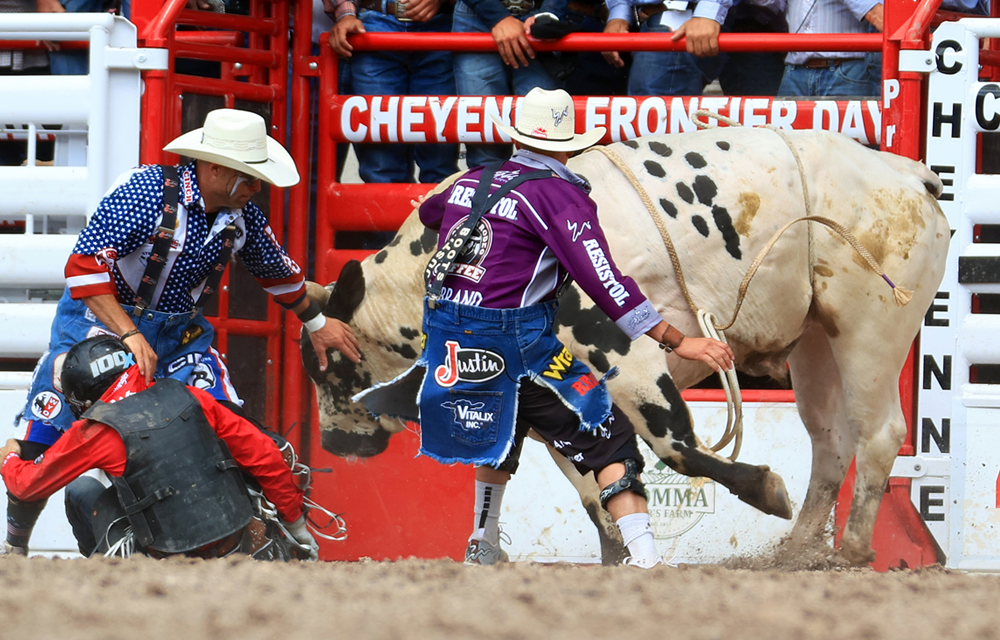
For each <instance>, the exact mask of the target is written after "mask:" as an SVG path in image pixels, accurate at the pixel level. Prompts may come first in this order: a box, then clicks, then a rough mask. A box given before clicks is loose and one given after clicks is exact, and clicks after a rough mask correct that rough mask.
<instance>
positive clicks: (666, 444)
mask: <svg viewBox="0 0 1000 640" xmlns="http://www.w3.org/2000/svg"><path fill="white" fill-rule="evenodd" d="M656 384H657V387H659V389H660V392H661V393H662V394H663V398H664V400H665V402H664V403H662V404H660V403H653V402H644V403H642V404H640V405H639V406H638V407H637V410H638V412H639V414H640V415H641V416H642V420H639V421H637V424H636V432H637V433H638V434H639V435H641V436H642V438H643V439H644V440H645V441H646V443H647V444H649V446H650V448H651V449H652V450H653V452H654V453H655V454H656V455H657V456H658V457H659V458H660V459H661V460H663V462H664V463H665V464H666V465H667V466H669V467H670V468H671V469H673V470H674V471H677V472H678V473H683V474H684V475H686V476H695V477H706V478H711V479H712V480H715V481H716V482H718V483H719V484H721V485H722V486H724V487H726V488H727V489H729V491H730V492H731V493H733V494H734V495H735V496H736V497H738V498H739V499H740V500H742V501H743V502H745V503H747V504H749V505H750V506H752V507H754V508H755V509H759V510H760V511H763V512H764V513H766V514H768V515H773V516H778V517H779V518H784V519H786V520H791V518H792V504H791V502H790V501H789V499H788V491H787V490H786V489H785V482H784V480H782V479H781V476H779V475H778V474H776V473H775V472H773V471H771V469H770V467H768V466H767V465H749V464H745V463H742V462H733V461H731V460H729V459H727V458H723V457H722V456H719V455H717V454H715V453H714V452H713V451H711V450H710V449H708V448H706V447H705V446H703V445H702V444H701V443H700V442H699V441H698V439H697V438H696V437H695V434H694V428H693V424H692V420H691V412H690V411H689V410H688V407H687V404H686V403H685V402H684V400H683V399H682V398H681V394H680V392H679V391H677V387H675V386H674V383H673V380H672V379H671V378H670V376H669V375H667V374H663V375H661V376H660V377H659V378H658V379H657V381H656Z"/></svg>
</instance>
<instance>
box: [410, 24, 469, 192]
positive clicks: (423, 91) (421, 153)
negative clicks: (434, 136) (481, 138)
mask: <svg viewBox="0 0 1000 640" xmlns="http://www.w3.org/2000/svg"><path fill="white" fill-rule="evenodd" d="M413 25H414V27H413V29H412V30H414V31H419V32H422V33H424V32H435V33H436V32H448V31H451V15H449V14H442V15H438V16H435V17H434V18H432V19H431V20H430V21H428V22H426V23H423V24H421V23H413ZM408 93H410V94H411V95H417V96H424V95H426V96H450V95H454V94H455V70H454V61H453V59H452V54H451V52H450V51H428V52H427V53H423V54H414V56H413V63H412V64H411V67H410V90H409V91H408ZM412 147H413V157H414V159H415V160H416V163H417V166H419V167H420V182H426V183H435V182H441V181H442V180H444V179H445V178H447V177H448V176H450V175H451V174H453V173H455V172H456V171H458V145H457V144H441V143H436V144H416V145H412Z"/></svg>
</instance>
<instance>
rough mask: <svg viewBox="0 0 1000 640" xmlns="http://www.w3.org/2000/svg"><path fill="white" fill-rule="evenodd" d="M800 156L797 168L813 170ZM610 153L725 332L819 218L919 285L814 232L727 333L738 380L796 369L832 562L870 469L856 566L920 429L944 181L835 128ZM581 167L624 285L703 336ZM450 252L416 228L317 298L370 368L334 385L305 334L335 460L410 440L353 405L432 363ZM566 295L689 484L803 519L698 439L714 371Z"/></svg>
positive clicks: (942, 244)
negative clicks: (915, 388)
mask: <svg viewBox="0 0 1000 640" xmlns="http://www.w3.org/2000/svg"><path fill="white" fill-rule="evenodd" d="M786 140H787V144H786ZM789 145H792V146H794V148H795V150H796V151H797V153H798V155H799V157H800V158H801V166H802V170H801V171H800V169H799V166H798V165H797V164H796V160H795V156H794V155H793V153H792V152H791V151H790V148H789ZM610 148H611V149H612V150H613V151H614V152H615V153H616V154H617V155H618V156H620V157H621V158H622V159H623V160H624V161H625V163H626V164H627V165H628V166H629V167H630V168H631V169H632V171H633V172H634V173H635V175H636V176H637V177H638V179H639V181H640V182H641V185H642V188H643V189H644V190H645V191H646V192H647V193H648V194H649V196H650V197H651V199H652V202H653V203H654V205H655V206H656V207H658V210H659V214H660V216H661V217H662V219H663V221H664V224H665V226H666V228H667V230H668V232H669V235H670V236H671V238H672V240H673V243H674V245H675V246H676V248H677V252H678V254H679V256H680V261H681V265H682V267H683V272H684V277H685V279H686V281H687V285H688V287H689V289H690V293H691V297H692V299H693V300H694V302H695V303H696V304H697V305H698V306H699V307H701V308H703V309H707V310H709V311H711V312H713V313H714V314H715V315H716V317H718V318H726V319H727V318H729V317H730V315H731V314H732V311H733V307H734V304H735V301H736V298H737V288H738V286H739V284H740V282H741V280H742V278H743V276H744V274H745V273H746V272H747V269H748V266H749V264H750V262H751V261H752V259H753V258H754V257H755V256H756V255H757V253H758V251H759V250H760V249H761V247H762V246H763V245H764V244H765V243H766V242H767V241H768V239H769V238H770V237H771V236H772V234H773V233H774V232H775V231H776V230H777V229H779V228H780V227H781V226H782V225H784V224H785V223H786V222H788V221H790V220H793V219H795V218H797V217H800V216H803V215H805V214H806V213H807V212H808V213H811V214H812V215H818V216H825V217H827V218H831V219H833V220H835V221H837V222H839V223H840V224H841V225H843V226H844V227H845V228H847V229H848V230H850V231H851V232H852V233H853V234H854V236H856V237H857V238H858V239H859V240H860V241H861V243H862V244H863V245H864V246H865V247H866V248H867V249H868V250H869V251H870V252H871V254H872V255H873V256H874V257H875V259H876V260H877V261H878V262H879V263H880V264H881V265H882V266H883V267H884V269H885V272H886V273H887V274H888V275H889V277H891V278H893V279H894V280H895V282H897V283H899V284H900V285H902V286H905V287H907V288H909V289H911V290H912V291H913V300H912V301H911V302H910V304H909V305H907V306H903V307H898V306H896V305H894V304H893V301H892V291H891V289H890V288H889V287H888V286H886V284H885V282H883V280H882V279H881V278H879V277H878V276H877V275H876V274H875V273H874V272H873V271H872V270H871V269H870V268H869V267H867V266H866V264H865V263H864V261H863V260H862V259H861V258H860V256H859V255H858V254H857V253H856V252H855V251H854V250H853V249H852V248H851V247H850V246H849V245H848V243H847V242H845V241H844V240H843V239H842V238H841V237H840V236H838V235H835V234H834V233H832V232H830V231H829V230H828V229H827V228H825V227H823V226H821V225H819V224H817V223H815V222H800V223H798V224H796V225H794V226H793V227H792V228H791V229H790V230H788V231H787V232H786V233H785V234H784V235H783V236H782V237H781V239H780V240H779V241H778V242H777V243H776V244H775V245H774V247H773V249H772V251H771V252H770V253H769V255H768V257H767V259H766V260H764V262H763V264H762V265H761V267H760V270H759V271H758V272H757V274H756V276H755V277H754V279H753V282H752V284H751V286H750V289H749V292H748V294H747V297H746V300H745V302H744V304H743V308H742V310H741V312H740V314H739V316H738V319H737V321H736V323H735V325H733V327H732V328H731V329H729V330H727V331H726V336H727V337H728V340H729V342H730V344H731V345H732V347H733V350H734V351H735V353H736V363H737V368H738V369H739V370H741V371H743V372H746V373H749V374H752V375H758V376H759V375H764V374H769V375H771V376H773V377H776V378H778V379H786V378H787V376H788V373H789V371H790V377H791V382H792V384H793V387H794V389H795V397H796V403H797V407H798V410H799V414H800V416H801V418H802V421H803V423H804V424H805V426H806V428H807V430H808V432H809V435H810V438H811V440H812V450H813V459H812V476H811V478H810V482H809V489H808V492H807V494H806V498H805V501H804V503H803V504H802V507H801V510H800V513H799V516H798V519H797V521H796V523H795V526H794V528H793V531H792V534H791V537H790V544H791V546H792V547H793V548H795V549H799V548H810V549H819V550H822V549H824V545H825V544H826V526H827V524H828V521H829V517H830V513H831V509H832V507H833V505H834V502H835V500H836V496H837V492H838V490H839V488H840V486H841V484H842V482H843V480H844V477H845V475H846V472H847V469H848V466H849V465H850V463H851V461H852V460H853V459H855V457H856V458H857V482H856V484H855V490H854V501H853V505H852V508H851V512H850V516H849V518H848V521H847V525H846V528H845V530H844V535H843V539H842V543H841V549H840V553H841V554H842V557H843V559H844V560H846V561H847V562H849V563H851V564H856V565H861V564H865V563H868V562H870V561H872V560H873V559H874V555H875V554H874V551H873V550H872V547H871V539H872V532H873V528H874V523H875V516H876V514H877V512H878V507H879V504H880V501H881V498H882V494H883V491H884V488H885V486H886V482H887V479H888V475H889V471H890V470H891V468H892V465H893V461H894V459H895V457H896V454H897V452H898V450H899V448H900V446H901V444H902V442H903V438H904V436H905V433H906V425H905V423H904V419H903V414H902V411H901V408H900V399H899V390H898V379H899V375H900V371H901V369H902V366H903V363H904V360H905V359H906V356H907V352H908V350H909V348H910V344H911V343H912V341H913V339H914V337H915V336H916V334H917V331H918V329H919V327H920V323H921V319H922V318H923V316H924V312H925V311H926V310H927V308H928V305H929V304H930V302H931V300H932V298H933V297H934V294H935V292H936V290H937V287H938V285H939V283H940V281H941V277H942V274H943V271H944V265H945V260H946V255H947V251H948V241H949V228H948V223H947V221H946V220H945V218H944V216H943V215H942V213H941V210H940V209H939V208H938V206H937V203H936V196H937V195H939V194H940V191H941V182H940V180H939V179H938V178H937V176H936V175H935V174H933V173H932V172H931V171H929V170H928V169H927V168H926V167H925V166H923V165H921V164H919V163H916V162H912V161H910V160H907V159H904V158H900V157H898V156H894V155H891V154H885V153H879V152H875V151H871V150H869V149H866V148H864V147H862V146H861V145H859V144H857V143H855V142H853V141H851V140H849V139H847V138H845V137H842V136H839V135H836V134H830V133H826V132H822V131H802V132H788V133H787V138H782V136H780V135H778V134H777V133H775V132H773V131H768V130H763V129H747V128H721V129H715V130H711V131H705V132H698V133H692V134H680V135H668V136H652V137H647V138H640V139H637V140H633V141H628V142H625V143H619V144H613V145H611V146H610ZM569 166H570V168H571V169H572V170H573V171H576V172H577V173H579V174H581V175H583V176H584V177H586V178H587V179H588V180H589V181H590V183H591V184H592V185H593V192H592V193H591V197H592V198H593V199H594V200H595V201H596V202H597V203H598V205H599V207H600V208H599V215H600V218H601V224H602V226H603V227H604V229H605V231H606V234H607V237H608V241H609V243H610V246H611V250H612V253H613V255H614V258H615V260H616V262H617V263H618V266H619V267H620V268H621V270H622V272H623V273H626V274H628V275H630V276H632V277H633V278H634V279H635V280H636V281H637V282H638V283H639V286H640V287H641V288H642V290H643V292H644V293H645V294H646V295H647V296H648V297H649V298H650V299H651V300H652V301H653V303H654V304H655V305H656V306H657V308H658V309H659V310H660V311H661V313H662V315H663V317H664V318H667V319H668V320H669V321H670V322H671V323H672V324H674V325H675V326H677V327H678V328H680V329H681V331H683V332H684V333H686V334H695V335H697V334H698V333H699V330H698V328H697V323H696V318H695V316H694V314H693V313H692V312H691V310H690V308H689V306H688V304H687V303H686V302H685V299H684V297H683V296H682V294H681V291H680V288H679V286H678V281H677V277H676V275H675V273H674V270H673V268H672V266H671V263H670V261H669V259H668V255H667V252H666V249H665V248H664V242H663V241H662V239H661V236H660V233H659V232H658V230H657V228H656V226H655V225H654V223H653V221H652V219H651V216H650V214H649V213H648V212H647V211H646V208H645V207H644V206H643V203H642V201H641V200H640V197H639V195H638V193H637V191H636V190H635V189H634V188H633V187H632V186H631V185H630V184H629V182H628V181H627V180H626V179H625V178H624V177H623V174H622V173H621V171H620V170H619V169H618V168H616V167H615V166H614V165H613V164H612V163H611V162H610V161H609V160H608V159H607V158H606V157H605V156H604V155H602V154H600V153H597V152H588V153H584V154H582V155H580V156H578V157H576V158H574V159H572V160H570V163H569ZM803 178H804V180H805V185H804V184H803ZM445 186H446V185H442V186H441V187H439V188H444V187H445ZM804 187H807V189H804ZM806 192H808V198H809V207H808V208H807V207H806V204H805V198H804V194H805V193H806ZM436 240H437V237H436V234H434V233H432V232H429V231H427V230H425V229H424V228H423V227H422V226H421V225H420V222H419V220H418V219H417V217H416V215H411V216H410V218H409V219H408V220H407V221H406V223H405V224H404V225H403V227H402V228H401V229H400V231H399V234H398V235H397V236H396V238H395V239H394V240H393V242H392V243H391V244H390V245H389V247H387V248H386V249H385V250H383V251H381V252H379V253H378V254H376V255H375V256H372V257H369V258H367V259H366V260H365V261H364V262H363V263H361V264H360V265H359V264H358V263H351V264H349V265H347V266H346V267H345V268H344V271H343V272H342V273H341V276H340V278H339V279H338V281H337V282H336V283H335V285H336V286H333V285H330V286H329V287H328V288H327V289H326V290H324V289H322V288H319V287H316V288H314V289H313V292H314V293H316V292H317V290H318V291H319V295H318V297H320V298H324V297H326V296H327V295H329V294H328V291H330V290H332V292H333V294H332V295H330V297H329V302H328V303H327V304H326V313H327V314H328V315H331V316H334V317H339V318H341V319H343V320H345V321H349V322H350V324H351V326H352V327H353V328H354V331H355V333H356V334H357V335H358V337H359V339H360V340H361V342H362V349H363V351H364V356H365V360H364V362H363V363H362V364H361V365H360V366H355V365H353V364H352V363H350V362H349V361H347V360H346V359H344V358H341V357H339V355H338V354H336V353H332V352H331V354H330V355H331V357H332V361H331V365H330V367H329V369H328V372H327V373H326V374H320V373H319V371H318V369H317V365H316V358H315V354H313V352H312V349H311V347H309V346H308V340H306V341H305V342H304V343H303V346H304V347H305V348H304V349H303V356H304V363H305V366H306V368H307V370H308V371H309V374H310V376H311V377H312V379H313V381H314V382H315V384H316V390H317V397H318V403H319V410H320V416H321V423H322V424H321V431H322V442H323V446H324V448H326V449H327V450H328V451H331V452H333V453H336V454H339V455H351V454H353V455H362V456H364V455H374V454H377V453H379V452H380V451H381V450H383V449H384V448H385V446H386V443H387V441H388V438H389V436H390V435H391V433H394V432H398V431H399V430H401V428H402V426H401V425H399V424H397V423H396V421H391V420H386V421H382V422H379V421H378V420H377V419H373V418H371V417H370V416H368V415H367V414H366V412H365V410H364V409H363V408H362V407H361V406H360V405H357V404H352V403H351V402H350V397H351V396H352V395H353V394H354V393H356V392H357V391H359V390H361V389H364V388H367V387H368V386H370V385H371V384H372V383H374V382H376V381H385V380H389V379H391V378H392V377H394V376H395V375H397V374H398V373H400V372H401V371H403V370H404V368H406V367H407V366H408V365H409V364H411V363H412V361H413V360H414V359H415V358H416V357H417V354H418V350H419V348H420V346H419V345H420V326H421V298H422V292H423V283H422V281H421V276H422V273H423V267H424V265H425V264H426V261H427V259H428V257H429V254H430V253H431V251H432V250H433V249H434V248H435V247H436ZM560 301H561V308H560V312H559V316H558V317H557V323H558V325H559V326H558V329H559V337H560V339H562V341H563V343H564V344H565V345H567V346H568V347H569V348H570V349H571V351H572V352H573V355H574V356H575V357H578V358H581V359H583V360H584V361H586V362H587V363H588V364H589V365H590V366H591V368H592V369H594V370H595V371H596V372H599V373H603V372H605V371H607V370H608V369H609V368H610V367H611V366H618V367H620V369H621V371H622V375H620V376H618V377H617V378H615V379H614V380H613V381H611V383H610V388H611V392H612V394H613V396H614V398H615V401H616V402H617V403H618V405H619V406H620V407H621V408H622V410H623V411H625V413H626V414H628V416H629V418H630V419H631V420H632V422H633V424H634V425H635V427H636V431H637V433H638V434H639V435H640V436H641V437H642V438H643V439H644V440H645V441H646V442H647V443H648V444H649V445H650V447H651V448H652V450H653V451H654V452H655V453H656V455H657V456H659V457H660V458H661V459H662V460H663V461H664V462H665V463H666V464H667V465H669V466H670V467H671V468H673V469H675V470H677V471H679V472H681V473H685V474H687V475H693V476H706V477H710V478H712V479H714V480H716V481H717V482H719V483H720V484H722V485H723V486H726V487H727V488H729V489H730V491H732V492H733V493H734V494H736V495H738V496H739V497H740V498H741V499H742V500H744V501H745V502H747V503H749V504H751V505H753V506H755V507H757V508H759V509H761V510H762V511H764V512H765V513H771V514H775V515H779V516H782V517H786V518H790V517H791V515H792V514H791V507H790V504H789V502H788V498H787V495H786V493H785V490H784V485H783V483H782V481H781V479H780V477H778V476H777V474H775V473H773V472H771V471H770V470H769V469H768V467H766V466H751V465H747V464H743V463H733V462H730V461H729V460H727V459H724V458H722V457H720V456H718V455H716V454H714V453H713V452H712V451H711V450H709V449H708V448H706V447H705V446H703V445H702V444H701V442H700V441H699V440H698V439H697V438H696V436H695V434H694V430H693V428H692V424H691V417H690V413H689V411H688V409H687V407H686V406H685V404H684V402H683V400H682V399H681V397H680V394H679V391H678V390H680V389H684V388H687V387H689V386H691V385H693V384H695V383H697V382H698V381H700V380H702V379H703V378H705V377H706V376H708V375H709V374H710V373H711V371H710V370H709V369H708V368H707V367H706V366H705V365H704V364H701V363H697V362H689V361H685V360H682V359H680V358H678V357H677V356H676V355H674V354H670V355H664V352H663V351H661V350H660V349H658V348H657V345H656V344H655V343H654V342H653V341H652V340H646V339H639V340H637V341H636V342H629V341H628V339H627V338H626V337H625V336H624V335H623V334H622V333H621V332H620V331H619V330H618V329H617V328H616V327H615V326H614V324H613V323H611V322H610V320H609V319H608V318H607V317H606V316H605V315H604V314H603V313H602V312H601V311H599V310H598V309H597V308H596V307H595V306H594V305H593V303H592V302H591V301H590V299H589V298H587V297H586V296H585V295H583V294H582V293H581V292H580V290H579V289H577V288H575V287H572V288H569V289H567V291H566V292H565V293H564V294H563V296H562V297H561V299H560ZM786 363H787V364H788V368H787V369H786ZM553 457H554V458H555V459H556V460H557V462H560V463H561V464H560V466H561V467H562V468H563V470H564V471H566V472H567V475H569V476H570V478H571V480H573V481H574V484H575V485H576V487H577V489H578V490H579V491H580V493H581V497H582V498H583V499H584V502H585V505H586V508H587V510H588V512H589V513H590V514H591V517H592V518H593V519H594V521H595V523H596V524H598V528H599V530H600V531H601V541H602V549H603V552H604V559H605V561H606V562H608V561H614V560H615V559H616V558H617V557H619V555H620V553H621V547H620V541H617V540H616V538H617V531H616V528H615V527H613V526H611V523H610V518H609V517H608V515H607V514H606V513H604V512H603V510H601V509H600V507H599V504H598V501H597V486H596V483H595V482H594V481H593V479H592V477H588V478H580V477H579V476H578V475H577V474H575V473H574V472H573V470H572V467H571V466H570V465H567V464H565V462H564V461H562V459H561V456H558V455H554V456H553ZM827 548H828V547H827Z"/></svg>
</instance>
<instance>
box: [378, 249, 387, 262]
mask: <svg viewBox="0 0 1000 640" xmlns="http://www.w3.org/2000/svg"><path fill="white" fill-rule="evenodd" d="M388 256H389V252H388V251H386V250H385V249H382V250H381V251H379V252H378V253H376V254H375V264H382V263H383V262H385V259H386V258H387V257H388Z"/></svg>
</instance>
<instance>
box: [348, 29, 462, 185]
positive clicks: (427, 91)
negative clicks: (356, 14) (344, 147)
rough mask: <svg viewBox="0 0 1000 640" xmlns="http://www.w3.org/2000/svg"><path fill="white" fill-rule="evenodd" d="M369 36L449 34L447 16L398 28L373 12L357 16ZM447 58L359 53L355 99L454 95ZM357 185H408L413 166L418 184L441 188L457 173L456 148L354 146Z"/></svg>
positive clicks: (354, 70)
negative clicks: (417, 169)
mask: <svg viewBox="0 0 1000 640" xmlns="http://www.w3.org/2000/svg"><path fill="white" fill-rule="evenodd" d="M361 22H362V23H363V24H364V25H365V30H366V31H368V32H369V33H377V32H382V33H384V32H392V33H431V32H435V33H437V32H447V31H450V29H451V16H449V15H447V14H440V15H437V16H434V17H433V18H431V19H430V20H429V21H427V22H400V21H399V20H397V19H396V18H395V16H387V15H385V14H384V13H380V12H378V11H368V10H364V9H363V10H362V11H361ZM451 58H452V56H451V53H450V52H448V51H427V52H411V51H379V52H375V51H359V52H357V53H355V54H354V58H353V59H352V60H351V83H352V85H353V88H354V93H356V94H358V95H364V96H379V95H397V96H400V95H428V96H450V95H453V94H454V93H455V75H454V70H453V68H452V59H451ZM354 149H355V151H356V152H357V154H358V164H359V171H360V173H361V179H362V180H364V181H365V182H413V181H414V180H413V166H414V163H416V166H418V167H420V181H421V182H431V183H433V182H441V181H442V180H444V179H445V178H447V177H448V176H450V175H451V174H453V173H455V172H456V171H458V145H456V144H436V143H430V144H416V145H414V144H358V145H355V147H354Z"/></svg>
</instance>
